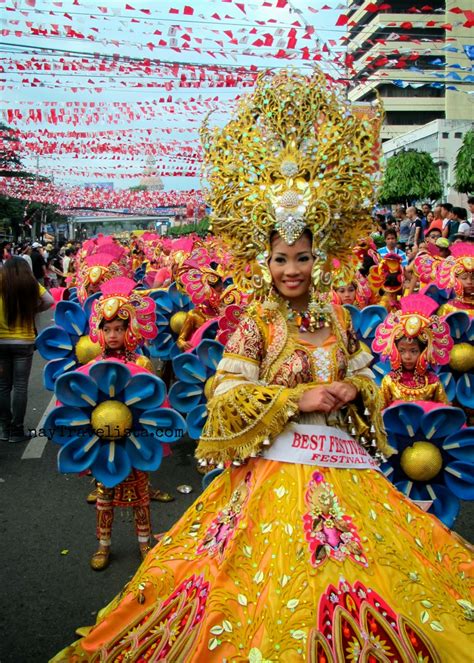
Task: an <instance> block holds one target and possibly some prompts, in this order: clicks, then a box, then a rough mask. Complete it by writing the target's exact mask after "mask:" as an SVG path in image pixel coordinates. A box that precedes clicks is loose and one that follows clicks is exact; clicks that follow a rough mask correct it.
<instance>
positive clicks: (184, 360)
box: [173, 352, 207, 384]
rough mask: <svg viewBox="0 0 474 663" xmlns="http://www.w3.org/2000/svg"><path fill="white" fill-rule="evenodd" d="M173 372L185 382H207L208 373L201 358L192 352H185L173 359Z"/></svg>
mask: <svg viewBox="0 0 474 663" xmlns="http://www.w3.org/2000/svg"><path fill="white" fill-rule="evenodd" d="M173 370H174V373H175V375H176V377H177V378H178V380H182V381H183V382H189V383H191V384H196V383H202V384H204V382H206V380H207V373H206V369H205V367H204V366H203V365H202V363H201V361H200V359H199V357H197V356H196V355H195V354H194V353H191V352H183V353H181V354H180V355H178V356H177V357H175V358H174V359H173Z"/></svg>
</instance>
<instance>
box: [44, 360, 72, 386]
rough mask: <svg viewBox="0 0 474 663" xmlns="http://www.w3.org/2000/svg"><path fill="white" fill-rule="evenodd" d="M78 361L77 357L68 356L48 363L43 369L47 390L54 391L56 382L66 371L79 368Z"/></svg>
mask: <svg viewBox="0 0 474 663" xmlns="http://www.w3.org/2000/svg"><path fill="white" fill-rule="evenodd" d="M77 365H78V364H77V359H76V357H75V355H68V356H67V357H64V358H63V359H53V360H52V361H48V363H47V364H46V365H45V367H44V369H43V383H44V386H45V387H46V389H49V390H50V391H54V385H55V383H56V380H57V379H58V378H59V377H60V376H61V375H64V373H65V372H66V371H70V370H72V369H73V368H76V367H77Z"/></svg>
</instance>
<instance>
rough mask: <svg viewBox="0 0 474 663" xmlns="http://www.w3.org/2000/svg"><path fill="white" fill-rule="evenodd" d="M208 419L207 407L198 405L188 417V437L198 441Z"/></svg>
mask: <svg viewBox="0 0 474 663" xmlns="http://www.w3.org/2000/svg"><path fill="white" fill-rule="evenodd" d="M206 419H207V407H206V406H205V405H198V406H197V407H195V408H194V409H193V410H191V412H190V413H189V414H188V416H187V417H186V425H187V427H188V435H189V437H190V438H191V439H192V440H198V439H199V438H200V437H201V433H202V429H203V428H204V424H205V423H206Z"/></svg>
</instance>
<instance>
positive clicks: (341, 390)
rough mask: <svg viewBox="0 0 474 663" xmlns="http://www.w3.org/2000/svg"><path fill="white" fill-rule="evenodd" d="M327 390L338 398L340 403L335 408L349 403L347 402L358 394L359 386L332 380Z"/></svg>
mask: <svg viewBox="0 0 474 663" xmlns="http://www.w3.org/2000/svg"><path fill="white" fill-rule="evenodd" d="M327 390H328V392H329V393H330V394H331V396H334V398H337V400H338V401H339V403H340V405H339V407H337V408H335V409H340V408H341V407H343V406H344V405H347V403H350V402H351V401H353V400H354V399H355V398H356V396H357V394H358V391H357V388H356V387H354V385H353V384H350V383H349V382H332V383H331V384H328V386H327Z"/></svg>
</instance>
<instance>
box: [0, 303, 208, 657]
mask: <svg viewBox="0 0 474 663" xmlns="http://www.w3.org/2000/svg"><path fill="white" fill-rule="evenodd" d="M42 318H43V323H44V324H46V325H49V324H51V313H50V312H47V313H44V314H42ZM44 363H45V362H44V361H43V360H42V359H41V357H40V356H39V354H38V353H35V359H34V364H33V370H32V374H31V379H30V396H29V401H28V412H27V417H26V421H25V424H26V428H39V426H38V424H39V423H40V421H41V419H42V415H43V413H44V411H45V410H46V408H47V406H48V404H49V403H50V401H51V393H50V392H48V391H46V390H45V389H44V387H43V384H42V370H43V366H44ZM193 448H194V445H192V444H189V443H188V444H186V443H183V444H181V445H180V448H179V449H176V450H175V451H174V454H173V456H171V457H168V458H165V459H164V461H163V465H162V467H161V468H160V470H159V471H158V472H156V473H153V474H152V475H151V479H152V484H153V486H154V487H155V488H156V487H158V488H160V489H161V490H164V491H167V492H170V493H172V494H173V495H174V497H175V498H176V499H175V501H174V502H170V503H167V504H162V503H159V502H152V505H151V509H152V526H153V532H154V533H155V534H156V533H159V532H163V531H164V530H166V529H167V528H169V527H170V526H171V525H172V524H173V523H174V522H175V521H176V520H177V519H178V518H179V517H180V515H181V514H182V513H183V511H185V509H186V508H187V507H188V506H189V505H190V504H192V502H193V501H194V500H195V499H196V496H197V495H198V494H199V491H200V490H201V476H200V475H199V474H198V472H197V471H196V470H195V461H194V460H193V457H192V453H193ZM57 452H58V447H57V446H55V445H53V444H51V443H49V442H47V440H46V438H41V437H40V438H35V439H34V440H32V441H31V442H29V443H22V444H17V445H14V444H9V443H8V442H2V443H0V505H1V506H0V514H1V515H0V546H1V552H0V554H1V558H2V582H1V592H0V604H1V605H0V614H1V626H0V661H1V663H44V662H46V661H48V660H49V658H51V657H52V656H53V655H54V654H55V653H57V652H58V651H59V650H60V649H61V648H63V647H65V646H66V645H67V644H69V643H70V642H72V641H73V640H75V639H77V637H76V636H75V629H76V628H78V626H86V625H91V624H93V623H94V622H95V619H96V613H97V610H100V609H101V608H102V607H104V606H105V605H106V604H107V603H108V602H109V601H110V600H111V599H112V598H113V597H114V596H115V595H116V594H117V593H118V592H119V591H120V590H121V589H122V588H123V586H124V584H125V583H126V582H127V581H128V579H129V578H130V577H131V576H132V574H133V573H134V572H135V570H136V569H137V568H138V566H139V564H140V554H139V550H138V545H137V542H136V537H135V531H134V526H133V516H132V509H127V510H125V509H117V510H116V516H115V521H114V532H113V542H112V551H113V553H112V554H113V558H111V564H110V566H109V568H108V569H106V570H105V571H103V572H102V573H97V572H94V571H93V570H92V569H91V568H90V567H89V559H90V557H91V555H92V553H93V552H95V550H96V548H97V544H96V539H95V509H94V506H91V505H88V504H87V503H86V496H87V494H88V493H89V492H90V490H91V489H92V487H93V485H92V484H91V481H90V478H89V477H79V476H65V475H63V474H59V472H58V471H57V467H56V456H57ZM182 484H188V485H192V487H193V492H192V493H190V494H188V495H184V494H180V493H179V492H178V491H177V490H176V488H177V486H179V485H182Z"/></svg>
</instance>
